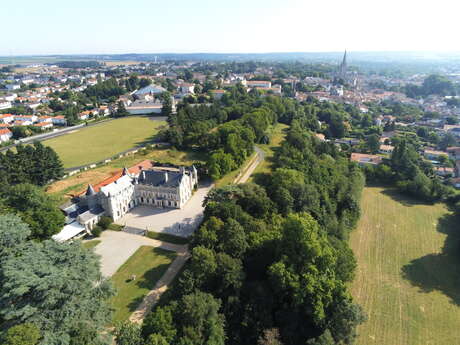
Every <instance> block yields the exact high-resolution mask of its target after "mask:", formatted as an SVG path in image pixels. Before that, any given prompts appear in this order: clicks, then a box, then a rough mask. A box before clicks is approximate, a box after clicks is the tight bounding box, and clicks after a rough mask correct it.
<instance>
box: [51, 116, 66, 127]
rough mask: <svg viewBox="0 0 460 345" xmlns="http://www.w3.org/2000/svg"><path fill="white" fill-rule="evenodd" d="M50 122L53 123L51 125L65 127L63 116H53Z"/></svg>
mask: <svg viewBox="0 0 460 345" xmlns="http://www.w3.org/2000/svg"><path fill="white" fill-rule="evenodd" d="M51 122H52V123H53V125H58V126H65V125H67V120H66V118H65V117H64V116H63V115H57V116H53V118H52V119H51Z"/></svg>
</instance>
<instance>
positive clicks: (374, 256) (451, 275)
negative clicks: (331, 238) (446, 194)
mask: <svg viewBox="0 0 460 345" xmlns="http://www.w3.org/2000/svg"><path fill="white" fill-rule="evenodd" d="M361 208H362V216H361V219H360V222H359V224H358V227H357V229H356V230H355V231H354V232H353V233H352V235H351V238H350V245H351V247H352V249H353V251H354V253H355V255H356V258H357V261H358V268H357V271H356V278H355V280H354V282H353V284H352V286H351V292H352V294H353V296H354V298H355V300H356V302H358V303H359V304H361V305H362V306H363V308H364V310H365V311H366V313H367V314H368V317H369V320H368V321H367V322H365V323H364V324H363V325H361V326H359V327H358V333H359V337H358V340H357V342H356V344H357V345H372V344H375V345H448V344H460V328H459V327H458V325H459V324H460V284H459V282H460V269H459V267H460V265H459V264H460V256H459V255H458V253H459V252H460V250H459V248H458V243H459V239H460V236H459V233H458V229H457V228H458V226H457V224H458V222H456V220H455V219H454V217H453V216H452V215H451V213H450V212H449V211H448V210H447V208H446V207H445V206H444V205H443V204H435V205H426V204H422V203H418V202H417V201H415V200H412V199H410V198H406V197H403V196H401V195H400V194H398V193H397V192H396V191H394V190H392V189H384V188H379V187H367V188H365V190H364V192H363V196H362V201H361Z"/></svg>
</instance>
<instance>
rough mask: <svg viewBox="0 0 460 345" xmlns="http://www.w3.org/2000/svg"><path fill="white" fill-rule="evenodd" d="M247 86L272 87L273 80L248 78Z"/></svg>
mask: <svg viewBox="0 0 460 345" xmlns="http://www.w3.org/2000/svg"><path fill="white" fill-rule="evenodd" d="M246 86H247V87H249V88H255V87H267V88H271V87H272V82H271V81H266V80H248V81H246Z"/></svg>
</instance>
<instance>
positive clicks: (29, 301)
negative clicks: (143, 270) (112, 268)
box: [0, 241, 113, 345]
mask: <svg viewBox="0 0 460 345" xmlns="http://www.w3.org/2000/svg"><path fill="white" fill-rule="evenodd" d="M0 276H1V277H2V284H1V286H0V316H1V317H2V318H3V319H4V320H5V321H6V322H7V323H9V324H13V325H15V324H21V323H27V322H30V323H33V324H35V325H36V326H37V327H38V328H39V329H40V331H41V334H42V340H41V344H43V345H45V344H46V345H70V344H71V340H72V338H78V337H79V336H80V334H82V333H83V332H88V331H92V332H93V336H94V337H95V339H96V338H99V337H100V334H101V332H102V330H103V329H104V327H105V325H106V324H107V323H108V322H109V321H110V309H109V307H108V305H107V303H106V300H107V299H108V298H109V297H110V296H111V295H112V294H113V290H112V288H111V285H110V284H109V283H108V282H107V281H106V280H104V279H103V278H102V276H101V273H100V263H99V259H98V257H97V256H96V255H95V254H94V253H93V252H91V251H89V250H87V249H85V248H83V247H82V246H81V244H80V243H78V242H75V243H66V244H60V243H56V242H54V241H44V242H41V243H37V242H34V241H29V242H27V243H26V244H25V246H24V247H23V248H22V250H21V253H20V255H11V256H8V257H7V258H6V260H4V261H3V262H2V263H1V265H0Z"/></svg>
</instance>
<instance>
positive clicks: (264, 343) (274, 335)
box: [257, 328, 283, 345]
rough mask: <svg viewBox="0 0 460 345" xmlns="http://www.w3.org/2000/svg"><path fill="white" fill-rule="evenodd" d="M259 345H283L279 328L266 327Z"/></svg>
mask: <svg viewBox="0 0 460 345" xmlns="http://www.w3.org/2000/svg"><path fill="white" fill-rule="evenodd" d="M257 344H258V345H283V343H282V342H281V340H280V332H279V330H278V329H277V328H271V329H266V330H265V331H264V333H263V334H262V335H261V336H260V338H259V341H258V342H257Z"/></svg>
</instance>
